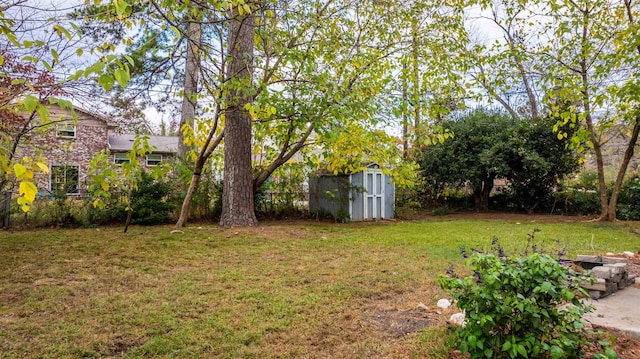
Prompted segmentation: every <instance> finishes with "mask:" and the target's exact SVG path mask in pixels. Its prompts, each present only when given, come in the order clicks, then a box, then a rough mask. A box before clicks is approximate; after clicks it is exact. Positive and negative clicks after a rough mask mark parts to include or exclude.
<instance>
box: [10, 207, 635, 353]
mask: <svg viewBox="0 0 640 359" xmlns="http://www.w3.org/2000/svg"><path fill="white" fill-rule="evenodd" d="M533 228H537V229H539V230H540V231H539V232H536V233H535V240H536V242H537V243H538V245H539V246H541V247H544V248H547V249H548V251H549V252H550V253H554V252H557V250H559V249H561V248H564V249H565V250H566V251H567V254H568V257H572V256H575V255H576V254H592V253H605V252H622V251H633V252H636V251H638V249H640V223H638V222H618V223H616V224H604V223H595V222H584V221H581V218H577V217H544V216H539V217H527V216H506V215H503V216H499V217H475V216H473V215H471V216H469V215H465V216H460V215H452V216H443V217H430V218H422V219H419V220H413V221H410V220H407V221H381V222H375V223H359V224H356V223H352V224H334V223H323V222H312V221H309V222H272V223H262V224H261V226H260V227H258V228H252V229H224V228H219V227H217V226H214V225H204V224H203V225H201V226H199V225H192V226H190V227H187V228H185V229H184V230H183V231H181V232H173V233H172V229H173V228H172V227H171V226H156V227H132V228H130V229H129V232H128V233H122V228H121V227H101V228H93V229H73V230H55V229H47V230H32V231H15V232H11V231H7V232H0V238H2V239H1V240H0V288H1V290H0V357H2V358H78V357H86V358H98V357H103V358H114V357H124V358H139V357H160V358H198V357H200V358H204V357H215V358H288V357H305V358H410V357H414V358H447V357H449V355H450V353H451V351H452V349H453V348H452V347H451V346H450V344H448V340H447V339H448V338H449V337H450V336H451V332H450V331H448V330H447V327H446V325H445V321H446V319H447V317H446V316H445V315H444V314H445V313H438V308H437V307H436V305H435V304H436V302H437V300H438V299H440V298H442V297H443V296H444V295H445V294H444V292H443V291H442V290H441V289H440V288H439V287H438V285H437V283H436V280H437V277H438V275H441V274H444V272H445V270H446V269H447V268H448V267H449V266H450V265H453V266H454V267H455V269H456V271H458V272H460V273H464V271H465V267H464V259H463V258H462V256H461V255H460V247H466V248H472V247H473V248H482V247H484V248H488V247H489V246H490V245H491V240H492V238H493V236H497V237H498V238H499V239H500V242H501V243H502V244H503V246H504V247H505V248H506V250H507V252H510V253H513V252H518V251H522V250H524V248H525V245H526V243H527V237H528V234H529V233H530V231H531V230H532V229H533ZM421 303H422V304H424V305H420V304H421ZM424 307H427V309H425V308H424ZM622 357H624V356H622Z"/></svg>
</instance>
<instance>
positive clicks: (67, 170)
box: [51, 166, 79, 194]
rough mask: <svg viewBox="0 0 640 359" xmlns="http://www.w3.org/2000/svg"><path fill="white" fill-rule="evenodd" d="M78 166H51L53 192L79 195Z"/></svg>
mask: <svg viewBox="0 0 640 359" xmlns="http://www.w3.org/2000/svg"><path fill="white" fill-rule="evenodd" d="M78 173H79V171H78V166H51V192H53V193H64V194H76V193H78Z"/></svg>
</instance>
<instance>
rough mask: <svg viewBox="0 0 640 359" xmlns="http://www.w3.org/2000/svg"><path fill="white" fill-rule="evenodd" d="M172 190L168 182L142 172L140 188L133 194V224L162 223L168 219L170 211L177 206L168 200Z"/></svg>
mask: <svg viewBox="0 0 640 359" xmlns="http://www.w3.org/2000/svg"><path fill="white" fill-rule="evenodd" d="M170 190H171V186H170V185H169V183H168V182H166V181H163V180H160V179H157V180H156V179H154V178H153V176H151V175H150V174H148V173H146V172H142V176H141V178H140V182H139V183H138V188H137V189H135V190H134V191H133V192H132V194H131V207H132V208H133V216H132V220H131V223H133V224H145V225H151V224H160V223H164V222H166V221H167V219H168V218H169V213H170V212H171V211H173V210H174V209H175V208H174V206H173V204H171V203H168V202H167V201H166V199H167V195H168V194H169V191H170Z"/></svg>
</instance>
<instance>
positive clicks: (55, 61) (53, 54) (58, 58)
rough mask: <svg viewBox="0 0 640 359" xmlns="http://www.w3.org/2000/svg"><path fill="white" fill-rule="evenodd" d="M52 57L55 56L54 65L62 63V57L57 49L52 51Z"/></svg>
mask: <svg viewBox="0 0 640 359" xmlns="http://www.w3.org/2000/svg"><path fill="white" fill-rule="evenodd" d="M51 56H53V61H54V63H59V62H60V55H59V54H58V51H56V49H53V48H52V49H51Z"/></svg>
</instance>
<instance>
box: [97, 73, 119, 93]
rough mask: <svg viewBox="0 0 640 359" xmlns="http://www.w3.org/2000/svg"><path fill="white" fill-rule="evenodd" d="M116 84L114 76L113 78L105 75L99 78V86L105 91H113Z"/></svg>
mask: <svg viewBox="0 0 640 359" xmlns="http://www.w3.org/2000/svg"><path fill="white" fill-rule="evenodd" d="M114 83H115V80H114V79H113V76H111V75H108V74H103V75H100V77H98V84H99V85H100V87H102V88H103V89H104V90H105V91H109V90H111V89H112V88H113V84H114Z"/></svg>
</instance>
